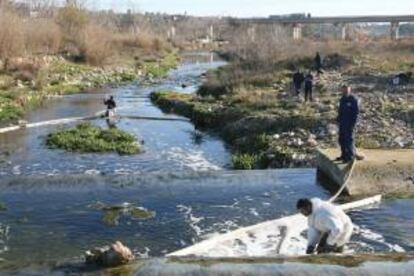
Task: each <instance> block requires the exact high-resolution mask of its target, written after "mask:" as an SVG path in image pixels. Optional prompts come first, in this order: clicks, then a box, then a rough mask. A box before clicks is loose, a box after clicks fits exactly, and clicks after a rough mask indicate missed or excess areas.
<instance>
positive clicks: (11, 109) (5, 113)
mask: <svg viewBox="0 0 414 276" xmlns="http://www.w3.org/2000/svg"><path fill="white" fill-rule="evenodd" d="M22 115H23V109H22V108H21V107H20V106H18V105H17V104H16V103H15V101H14V99H13V96H12V95H11V94H8V93H2V92H0V121H2V122H16V121H17V120H18V119H20V118H21V116H22Z"/></svg>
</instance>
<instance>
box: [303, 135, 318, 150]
mask: <svg viewBox="0 0 414 276" xmlns="http://www.w3.org/2000/svg"><path fill="white" fill-rule="evenodd" d="M306 143H307V145H308V146H309V147H312V148H315V147H317V146H318V141H316V140H315V138H313V137H311V136H310V137H309V139H308V141H306Z"/></svg>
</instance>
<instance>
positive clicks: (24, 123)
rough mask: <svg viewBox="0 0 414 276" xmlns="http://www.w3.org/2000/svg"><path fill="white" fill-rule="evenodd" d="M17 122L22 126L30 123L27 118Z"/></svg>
mask: <svg viewBox="0 0 414 276" xmlns="http://www.w3.org/2000/svg"><path fill="white" fill-rule="evenodd" d="M17 123H18V125H19V126H20V127H22V128H23V127H26V125H27V124H28V122H27V121H26V120H19V121H18V122H17Z"/></svg>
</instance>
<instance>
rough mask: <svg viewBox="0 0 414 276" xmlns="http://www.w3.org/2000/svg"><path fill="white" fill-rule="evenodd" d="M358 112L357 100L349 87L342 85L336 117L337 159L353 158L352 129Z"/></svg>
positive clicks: (347, 160) (349, 159)
mask: <svg viewBox="0 0 414 276" xmlns="http://www.w3.org/2000/svg"><path fill="white" fill-rule="evenodd" d="M358 114H359V107H358V100H357V99H356V98H355V96H354V95H352V90H351V87H350V86H347V85H344V86H343V87H342V98H341V100H340V103H339V110H338V118H337V121H338V125H339V145H340V146H341V156H340V157H338V158H337V160H338V161H340V160H341V161H343V162H350V161H352V160H353V159H354V158H355V154H356V153H355V144H354V130H355V125H356V123H357V119H358Z"/></svg>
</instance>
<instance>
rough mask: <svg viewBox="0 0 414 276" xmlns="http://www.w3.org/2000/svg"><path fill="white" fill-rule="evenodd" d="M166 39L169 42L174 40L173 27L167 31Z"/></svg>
mask: <svg viewBox="0 0 414 276" xmlns="http://www.w3.org/2000/svg"><path fill="white" fill-rule="evenodd" d="M167 38H168V39H169V40H174V38H175V27H174V26H171V27H170V29H169V30H168V31H167Z"/></svg>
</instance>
